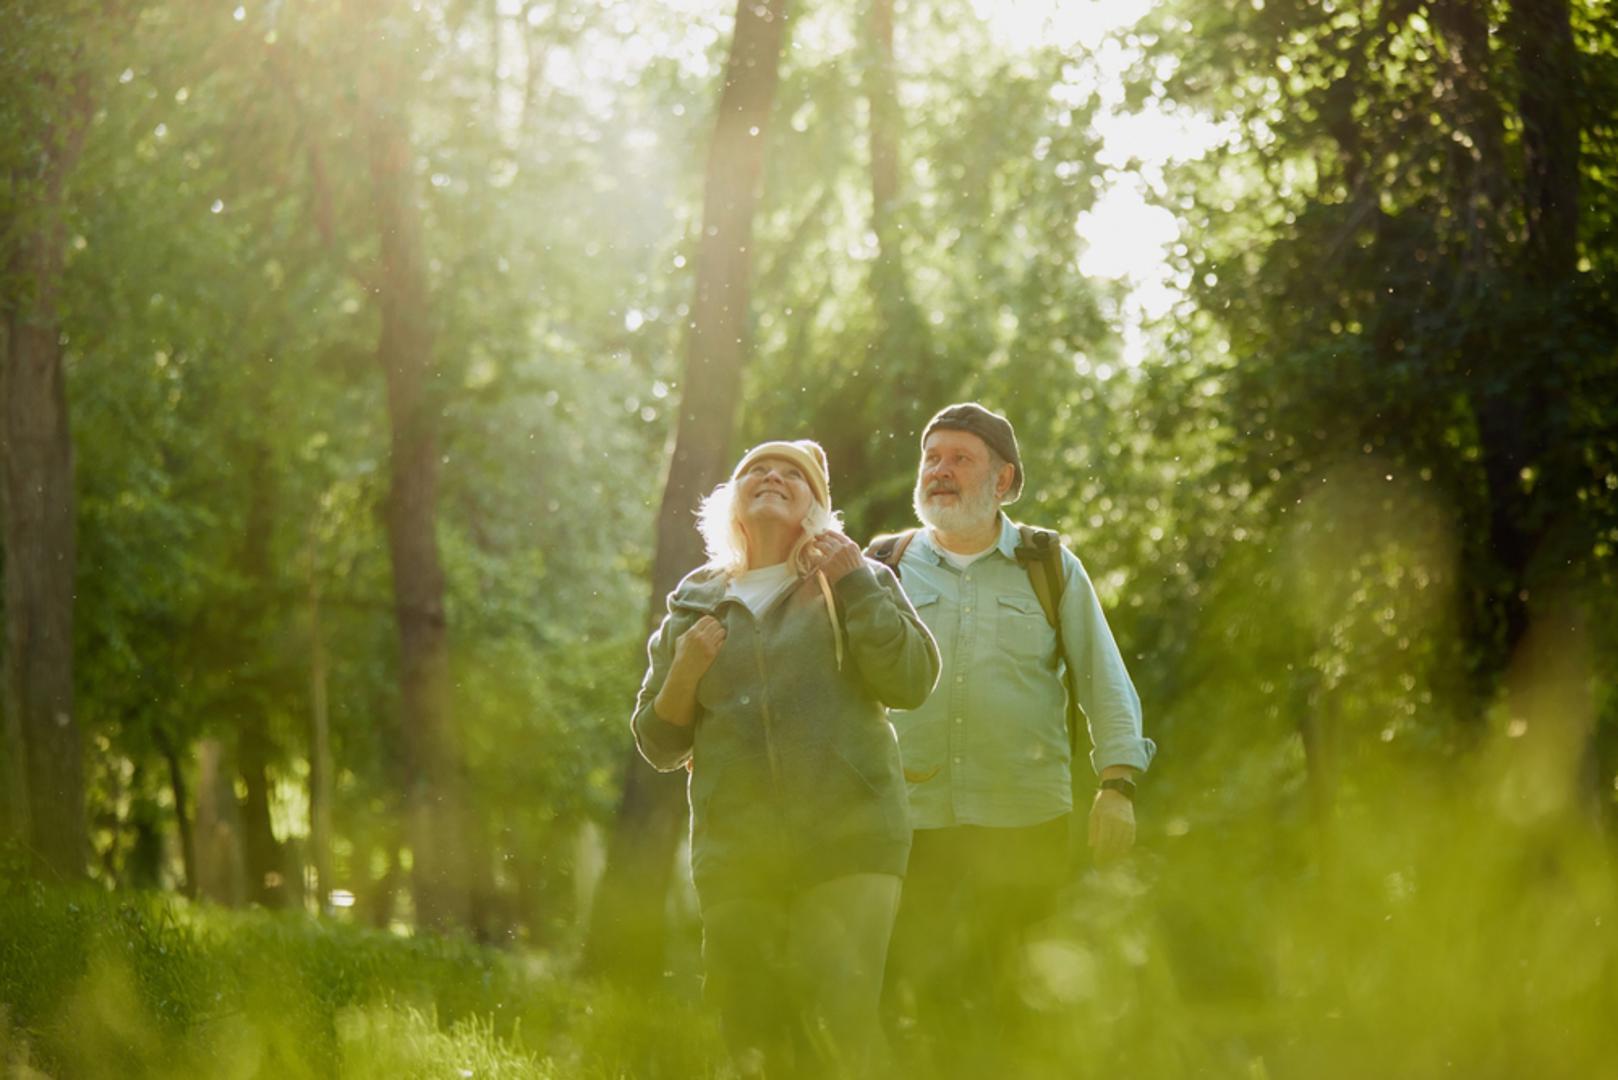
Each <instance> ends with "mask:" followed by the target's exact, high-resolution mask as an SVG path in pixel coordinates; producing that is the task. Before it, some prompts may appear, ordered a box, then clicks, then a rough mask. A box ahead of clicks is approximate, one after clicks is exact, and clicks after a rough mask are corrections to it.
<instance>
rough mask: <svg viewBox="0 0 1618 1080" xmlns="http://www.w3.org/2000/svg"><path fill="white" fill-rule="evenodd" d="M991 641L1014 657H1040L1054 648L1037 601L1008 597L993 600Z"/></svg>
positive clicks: (1049, 627) (1034, 598)
mask: <svg viewBox="0 0 1618 1080" xmlns="http://www.w3.org/2000/svg"><path fill="white" fill-rule="evenodd" d="M995 600H996V602H995V622H996V626H995V640H996V641H997V642H998V643H999V645H1000V647H1001V648H1002V649H1004V650H1005V651H1006V652H1008V653H1011V654H1012V655H1014V656H1027V657H1043V656H1045V655H1046V654H1047V653H1049V652H1050V651H1051V650H1052V649H1053V648H1055V645H1056V635H1055V633H1054V632H1053V631H1052V630H1051V624H1050V623H1048V622H1046V621H1045V611H1044V609H1043V608H1041V607H1040V606H1039V598H1038V597H1034V596H1021V595H1018V594H1015V593H1013V594H1011V595H1008V596H999V597H996V598H995Z"/></svg>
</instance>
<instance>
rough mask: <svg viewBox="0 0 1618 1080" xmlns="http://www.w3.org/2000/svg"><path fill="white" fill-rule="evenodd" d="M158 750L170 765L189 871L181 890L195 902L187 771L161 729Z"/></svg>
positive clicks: (184, 862) (171, 788)
mask: <svg viewBox="0 0 1618 1080" xmlns="http://www.w3.org/2000/svg"><path fill="white" fill-rule="evenodd" d="M157 749H158V752H159V753H160V754H162V755H163V763H164V764H165V765H167V766H168V771H169V792H170V793H171V794H172V795H173V796H174V826H175V831H176V832H177V833H179V836H180V863H181V866H182V867H183V869H184V871H185V877H184V880H182V881H181V882H180V891H181V892H182V893H184V894H185V895H186V896H188V897H190V898H192V899H193V900H194V899H196V896H197V845H196V838H195V837H194V836H193V835H192V832H191V818H190V815H189V814H188V812H187V811H186V806H187V804H188V802H189V800H188V799H187V797H186V792H185V768H184V767H183V766H182V765H181V763H180V755H179V754H178V753H177V752H176V751H175V749H174V741H173V740H172V739H170V738H169V737H168V735H167V733H166V732H164V731H163V730H162V729H161V728H159V730H158V732H157Z"/></svg>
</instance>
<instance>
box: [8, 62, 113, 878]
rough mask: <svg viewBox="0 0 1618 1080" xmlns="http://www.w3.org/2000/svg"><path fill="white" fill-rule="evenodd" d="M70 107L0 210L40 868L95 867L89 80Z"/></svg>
mask: <svg viewBox="0 0 1618 1080" xmlns="http://www.w3.org/2000/svg"><path fill="white" fill-rule="evenodd" d="M70 88H71V93H70V95H69V98H68V101H67V103H66V105H65V108H64V110H63V115H62V116H61V117H60V118H59V119H58V120H57V121H56V122H55V123H54V124H52V123H51V122H50V121H46V122H45V123H47V125H49V126H47V128H46V130H45V131H44V132H43V135H42V137H41V138H40V140H39V145H40V147H41V153H40V155H39V170H38V172H37V173H30V174H26V175H17V176H13V177H12V178H11V185H10V186H11V188H12V190H13V191H14V192H16V193H17V194H26V195H28V196H32V197H35V198H37V200H38V201H37V202H35V203H33V204H32V205H30V206H29V207H28V209H29V214H28V219H27V221H26V223H24V222H23V221H20V220H18V219H17V218H13V219H11V220H9V221H0V238H6V239H8V240H9V243H10V247H11V249H10V251H9V253H8V256H7V258H6V260H5V266H4V269H5V272H6V275H7V277H8V279H9V280H10V282H11V283H12V284H8V287H7V293H8V294H10V293H12V291H13V287H15V290H16V291H15V294H14V295H8V296H7V297H6V298H5V300H4V301H3V304H4V319H5V327H6V333H5V350H6V351H5V356H4V366H3V367H0V468H3V473H4V480H3V484H0V517H3V518H4V525H3V530H0V543H3V545H4V551H5V587H4V599H3V605H4V608H5V648H4V658H5V659H4V694H3V700H0V711H3V713H4V715H5V717H6V722H5V735H6V746H5V748H4V756H5V759H6V775H5V776H4V780H5V781H6V786H7V789H8V790H9V791H10V792H11V795H10V797H9V798H8V799H7V802H6V807H5V810H6V816H7V817H8V818H9V819H10V820H9V821H8V822H7V823H6V826H7V829H8V831H9V832H10V833H11V834H12V835H14V836H16V837H18V838H19V839H21V840H22V841H23V842H24V844H25V845H26V846H27V848H28V849H29V851H30V852H31V855H32V858H33V860H34V862H35V864H36V866H38V867H39V868H40V869H42V870H44V871H46V872H48V873H50V874H51V875H53V876H55V877H57V878H61V879H66V880H73V879H77V878H80V877H83V876H84V873H85V859H86V858H87V856H88V854H89V840H88V832H87V826H86V823H85V807H84V750H83V745H82V740H81V738H80V733H79V727H78V724H77V722H76V721H75V719H74V716H73V576H74V572H75V566H76V552H75V538H74V496H73V446H72V440H71V437H70V434H69V430H68V412H67V389H66V383H65V378H64V373H63V368H62V333H61V327H60V325H59V322H58V313H57V301H58V297H59V293H60V288H61V281H62V271H63V266H64V252H65V245H66V238H67V233H66V224H65V222H64V220H63V204H64V201H65V191H66V186H67V179H68V177H69V176H70V175H71V174H72V171H73V169H74V167H75V165H76V164H77V162H78V159H79V155H80V153H81V152H82V150H83V147H84V139H85V134H86V132H87V130H88V127H89V120H90V116H91V113H92V102H91V95H90V92H89V81H88V78H87V77H86V76H84V75H82V74H81V75H80V76H79V77H78V78H77V79H76V80H75V81H74V82H73V83H71V84H70Z"/></svg>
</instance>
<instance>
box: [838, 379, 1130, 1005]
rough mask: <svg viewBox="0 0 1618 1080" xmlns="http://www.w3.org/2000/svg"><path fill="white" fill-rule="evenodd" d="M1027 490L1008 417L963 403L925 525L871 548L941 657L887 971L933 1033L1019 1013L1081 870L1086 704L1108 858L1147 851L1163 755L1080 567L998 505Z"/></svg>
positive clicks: (936, 455)
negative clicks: (1045, 930)
mask: <svg viewBox="0 0 1618 1080" xmlns="http://www.w3.org/2000/svg"><path fill="white" fill-rule="evenodd" d="M1022 487H1023V470H1022V459H1021V455H1020V454H1019V452H1018V449H1017V438H1016V434H1015V432H1014V431H1013V430H1012V426H1011V424H1010V423H1009V422H1008V421H1007V420H1006V419H1005V418H1004V417H1002V416H999V415H997V414H995V413H993V412H990V411H989V410H988V409H985V408H983V407H982V406H981V405H978V404H975V403H967V404H959V405H951V406H949V407H948V408H946V409H944V410H942V411H941V412H939V413H938V415H936V416H934V417H933V418H932V420H931V421H930V422H929V423H928V424H927V427H926V430H925V431H924V432H923V433H922V457H921V469H920V473H919V475H918V476H917V479H916V489H915V510H916V516H917V517H918V518H920V519H921V521H922V523H923V524H924V525H925V528H922V529H916V530H911V531H909V532H906V533H900V534H897V535H895V536H889V537H882V538H879V539H878V540H877V541H875V542H873V543H872V545H871V546H870V548H869V549H868V554H871V555H872V556H873V557H874V558H877V559H879V560H881V561H884V562H887V563H888V564H889V565H890V566H892V567H894V568H895V569H896V570H897V572H898V574H899V579H900V583H901V584H902V585H903V586H904V589H905V592H906V594H907V595H908V596H909V597H910V600H911V603H912V604H914V605H915V608H916V612H917V614H919V615H920V616H921V619H922V621H923V622H924V623H926V625H927V628H928V629H929V630H931V631H932V634H933V637H934V638H935V639H936V640H937V642H938V647H939V650H940V652H941V654H942V660H943V667H942V672H941V674H940V677H939V682H938V687H937V689H936V690H935V691H934V692H933V694H932V696H931V697H930V698H928V699H927V701H926V703H925V704H924V705H922V706H921V707H919V708H917V709H914V710H911V711H908V712H894V713H893V714H892V720H893V724H894V726H895V728H897V729H898V733H899V746H900V754H901V757H902V759H903V763H904V772H905V779H906V781H907V788H908V791H909V796H910V809H911V818H912V823H913V825H914V827H915V830H916V832H915V837H914V843H913V845H912V848H911V856H910V869H909V875H908V877H907V879H906V882H905V893H904V897H903V900H902V902H901V909H900V916H899V924H898V926H897V927H896V928H895V932H894V933H895V937H894V952H893V956H892V961H893V967H894V974H895V975H896V976H897V978H898V980H899V982H900V983H901V985H903V986H907V987H908V988H909V990H910V991H912V992H914V993H916V994H917V1005H918V1006H919V1008H920V1011H921V1016H922V1018H923V1019H924V1020H925V1019H928V1018H929V1014H931V1019H932V1020H933V1021H934V1022H936V1023H945V1022H946V1020H945V1018H944V1017H943V1016H941V1015H940V1014H939V1012H938V1010H944V1011H945V1012H946V1013H948V1012H956V1011H958V1010H961V1009H966V1010H969V1011H970V1010H973V1009H978V1010H991V1011H994V1012H998V1011H999V1007H1000V1006H1004V1005H1007V1004H1008V1001H1007V999H1008V997H1009V996H1010V993H1011V987H1010V986H1009V985H1008V981H1007V980H1008V977H1009V975H1010V974H1011V973H1012V972H1013V971H1014V970H1015V965H1016V961H1017V958H1018V953H1019V951H1020V950H1019V947H1018V946H1019V945H1020V941H1021V936H1022V934H1023V932H1024V930H1025V929H1026V928H1027V926H1028V925H1029V924H1030V923H1031V922H1032V921H1033V920H1035V919H1037V918H1039V917H1040V916H1041V915H1042V914H1043V913H1044V911H1045V910H1046V909H1047V908H1048V906H1049V903H1050V901H1051V899H1052V898H1053V897H1054V895H1055V892H1056V890H1057V888H1058V887H1059V886H1060V884H1061V882H1062V880H1063V876H1064V872H1065V870H1066V868H1067V866H1068V819H1069V817H1070V816H1071V812H1072V809H1073V795H1072V756H1073V750H1072V744H1073V742H1074V735H1075V733H1076V724H1075V720H1076V717H1077V714H1078V711H1079V710H1080V709H1082V713H1083V715H1084V717H1086V718H1087V719H1088V721H1089V736H1090V743H1091V746H1092V747H1093V752H1092V753H1091V755H1090V763H1091V765H1092V766H1093V767H1094V769H1095V771H1096V773H1097V774H1098V775H1099V778H1100V779H1099V786H1098V788H1097V790H1096V793H1095V797H1094V801H1093V802H1092V804H1091V806H1090V815H1089V829H1088V831H1089V842H1090V847H1091V848H1092V850H1093V852H1094V855H1095V857H1096V859H1097V861H1101V862H1105V861H1107V860H1110V859H1114V858H1116V857H1118V856H1120V855H1122V854H1124V853H1125V852H1127V851H1128V850H1129V848H1130V847H1131V846H1132V844H1133V843H1134V837H1135V815H1134V805H1133V799H1134V794H1135V783H1136V777H1137V776H1138V775H1139V774H1140V773H1142V772H1144V771H1145V770H1146V768H1147V766H1148V765H1149V764H1150V763H1151V760H1152V755H1153V753H1154V751H1155V747H1154V746H1153V744H1152V742H1151V740H1149V739H1147V738H1144V737H1143V736H1142V734H1141V715H1140V698H1139V697H1138V695H1137V694H1136V693H1135V687H1134V685H1133V684H1132V683H1131V682H1130V679H1129V673H1128V671H1126V670H1125V668H1124V662H1123V658H1122V656H1120V655H1119V652H1118V646H1117V644H1116V643H1115V642H1114V641H1113V637H1112V633H1111V631H1110V630H1109V629H1108V628H1107V621H1106V618H1105V617H1104V616H1103V614H1102V611H1101V605H1100V602H1099V601H1098V600H1097V598H1096V593H1095V589H1094V587H1093V586H1092V585H1091V583H1090V578H1089V575H1087V574H1086V573H1085V570H1084V567H1083V566H1082V565H1080V563H1079V560H1078V559H1077V558H1076V557H1075V556H1074V555H1073V553H1072V552H1070V551H1068V550H1067V549H1066V548H1065V547H1063V546H1061V543H1060V541H1059V539H1057V538H1056V537H1055V535H1054V534H1052V533H1049V532H1047V531H1045V530H1039V529H1032V528H1029V527H1028V526H1019V525H1018V524H1017V523H1015V522H1013V521H1012V520H1011V519H1010V518H1008V517H1007V516H1006V515H1005V514H1004V513H1002V512H1001V507H1002V506H1004V505H1006V504H1007V503H1010V502H1013V501H1014V500H1015V499H1016V498H1017V496H1018V495H1019V494H1021V492H1022ZM929 1005H932V1006H936V1009H935V1008H930V1007H929ZM950 1030H951V1032H952V1033H953V1034H956V1035H959V1034H961V1032H960V1031H959V1030H957V1029H955V1028H953V1027H952V1028H951V1029H950Z"/></svg>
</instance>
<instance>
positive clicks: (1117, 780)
mask: <svg viewBox="0 0 1618 1080" xmlns="http://www.w3.org/2000/svg"><path fill="white" fill-rule="evenodd" d="M1101 790H1102V791H1116V792H1117V793H1118V794H1120V795H1122V796H1123V797H1124V798H1126V799H1128V800H1129V801H1130V802H1134V801H1135V781H1133V780H1131V779H1130V778H1129V777H1127V776H1114V777H1111V778H1109V779H1106V780H1103V781H1101Z"/></svg>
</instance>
